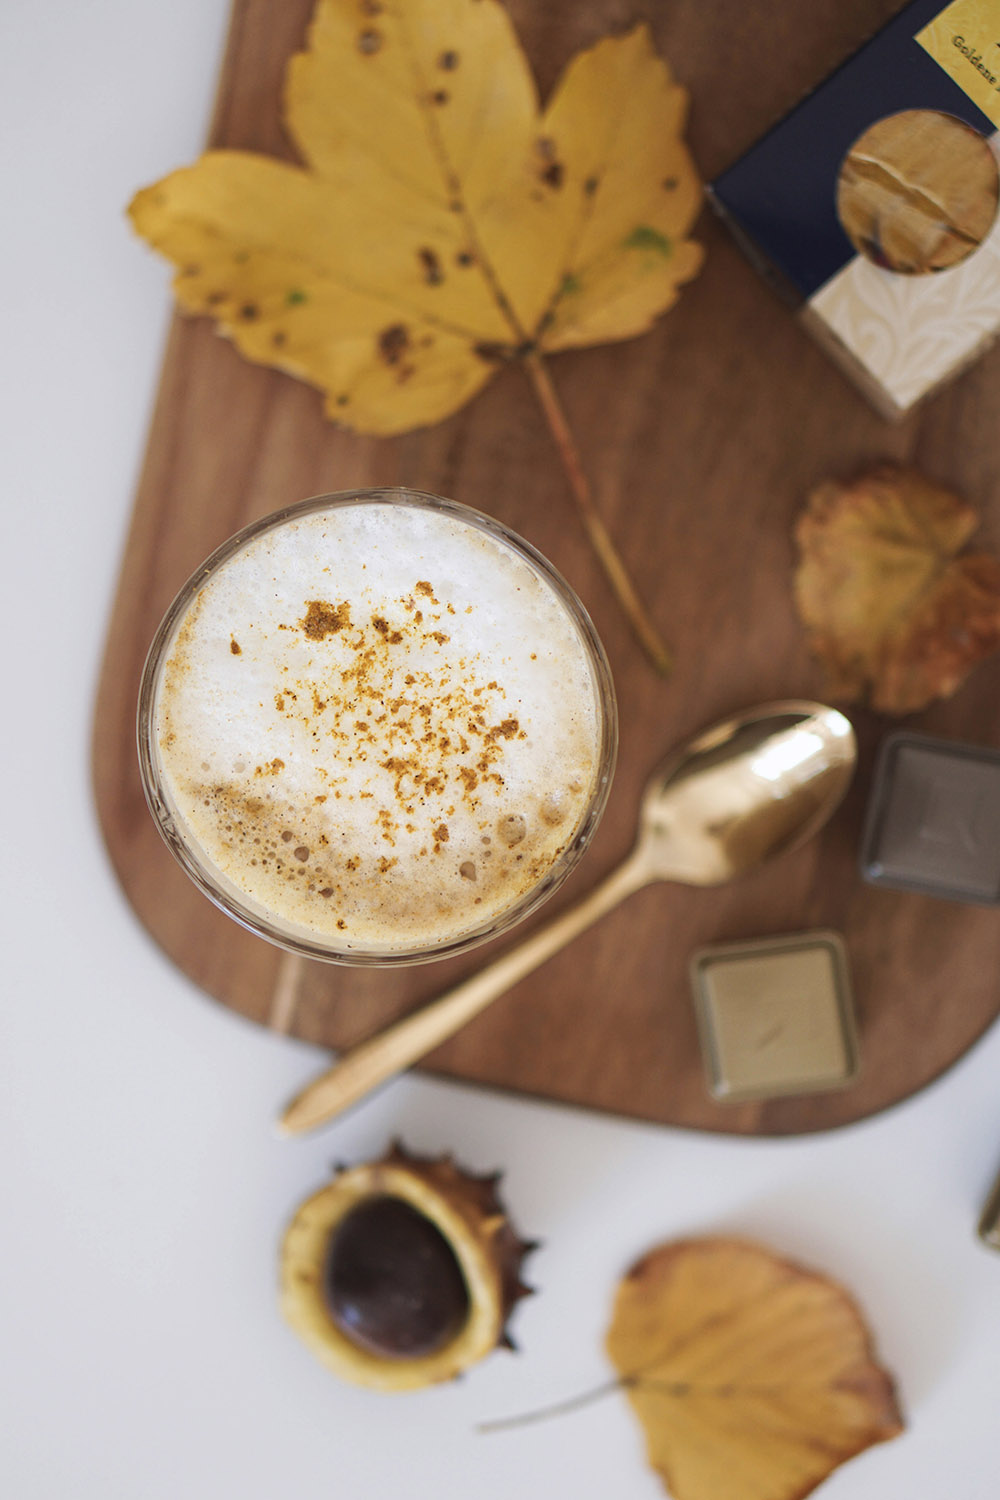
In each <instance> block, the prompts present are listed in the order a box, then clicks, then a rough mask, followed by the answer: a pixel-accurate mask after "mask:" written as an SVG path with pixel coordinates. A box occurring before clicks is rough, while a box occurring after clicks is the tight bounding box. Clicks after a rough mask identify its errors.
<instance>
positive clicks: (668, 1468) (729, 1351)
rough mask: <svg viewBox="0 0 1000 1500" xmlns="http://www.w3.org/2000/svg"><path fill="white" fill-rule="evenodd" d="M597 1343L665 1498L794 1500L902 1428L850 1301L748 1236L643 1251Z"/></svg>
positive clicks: (824, 1280) (683, 1242)
mask: <svg viewBox="0 0 1000 1500" xmlns="http://www.w3.org/2000/svg"><path fill="white" fill-rule="evenodd" d="M607 1348H608V1354H609V1356H610V1358H611V1360H612V1363H613V1364H614V1365H615V1368H616V1369H617V1370H618V1371H619V1372H620V1374H621V1376H622V1383H623V1384H624V1386H625V1388H626V1390H627V1391H628V1396H629V1400H630V1401H631V1403H632V1406H633V1408H634V1409H635V1412H636V1415H637V1416H638V1418H639V1421H640V1422H641V1424H642V1426H643V1429H644V1431H645V1435H646V1444H647V1453H648V1458H649V1462H650V1464H651V1465H652V1466H653V1468H654V1469H656V1470H657V1472H658V1473H659V1474H660V1477H661V1478H662V1479H663V1481H664V1484H665V1485H666V1486H667V1488H668V1489H669V1491H670V1493H671V1494H672V1495H673V1496H674V1500H802V1497H803V1496H805V1495H808V1494H810V1493H811V1492H812V1491H813V1490H814V1489H815V1488H816V1486H817V1485H818V1484H821V1483H822V1481H823V1480H824V1479H825V1478H826V1477H827V1476H828V1475H829V1474H830V1473H832V1471H833V1470H834V1469H835V1468H837V1466H838V1465H839V1464H842V1463H844V1462H845V1461H846V1460H847V1459H849V1458H852V1457H854V1455H855V1454H857V1453H860V1452H861V1451H862V1450H863V1449H864V1448H867V1447H869V1446H870V1445H871V1444H873V1443H880V1442H885V1441H886V1440H887V1439H889V1438H892V1437H895V1436H897V1434H898V1433H900V1432H901V1431H902V1428H903V1420H902V1416H901V1414H900V1411H899V1407H898V1404H897V1401H896V1395H895V1390H894V1387H893V1382H892V1379H891V1378H890V1376H889V1375H888V1374H887V1373H886V1371H885V1370H884V1369H882V1367H881V1366H880V1365H879V1364H878V1363H877V1362H876V1361H875V1358H874V1354H873V1350H872V1341H871V1335H870V1333H869V1331H868V1328H867V1326H866V1324H865V1321H864V1319H863V1317H862V1315H861V1313H860V1311H859V1310H858V1307H857V1305H856V1304H855V1303H854V1301H853V1300H852V1298H851V1297H849V1296H848V1294H847V1292H845V1291H844V1289H843V1288H842V1287H840V1286H838V1285H837V1283H836V1282H834V1281H831V1280H829V1278H827V1277H826V1276H821V1275H819V1274H817V1273H816V1272H813V1271H808V1270H806V1269H805V1268H803V1267H802V1266H798V1265H795V1264H794V1263H793V1262H792V1261H788V1260H785V1259H784V1258H783V1257H781V1256H779V1255H775V1254H774V1253H773V1252H771V1251H770V1250H767V1249H765V1248H764V1247H763V1246H761V1245H756V1244H753V1243H751V1242H749V1241H745V1240H740V1239H730V1238H727V1237H714V1238H706V1239H691V1240H679V1241H676V1242H675V1243H673V1244H667V1245H661V1246H659V1247H657V1248H656V1249H655V1250H652V1251H651V1252H650V1253H649V1254H648V1255H646V1256H644V1257H643V1258H642V1260H640V1261H639V1262H638V1263H637V1264H636V1265H634V1266H633V1267H632V1269H631V1270H630V1271H629V1272H628V1273H627V1275H626V1276H625V1277H624V1278H623V1280H622V1282H621V1284H620V1285H619V1288H618V1295H617V1298H616V1301H615V1307H614V1313H613V1317H612V1322H611V1328H610V1330H609V1332H608V1339H607Z"/></svg>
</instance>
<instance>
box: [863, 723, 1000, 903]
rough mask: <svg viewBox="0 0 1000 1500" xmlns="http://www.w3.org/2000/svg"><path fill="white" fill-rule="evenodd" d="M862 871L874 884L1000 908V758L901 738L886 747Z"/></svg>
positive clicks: (916, 737) (951, 744)
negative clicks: (997, 905)
mask: <svg viewBox="0 0 1000 1500" xmlns="http://www.w3.org/2000/svg"><path fill="white" fill-rule="evenodd" d="M861 870H862V874H863V875H864V878H865V879H866V880H868V881H870V882H871V883H872V884H873V885H883V886H888V887H890V888H892V889H894V890H900V891H916V892H918V893H920V894H922V895H926V896H937V897H940V898H941V899H942V900H947V901H971V902H976V903H979V904H980V905H985V906H992V905H996V904H997V903H1000V751H997V750H990V749H987V748H985V747H983V746H979V745H964V744H959V743H958V742H956V741H954V740H942V739H936V738H932V737H931V736H929V735H921V734H912V733H910V732H909V731H906V730H904V731H900V732H899V733H897V734H893V735H890V736H889V738H888V739H887V740H886V742H885V744H884V745H883V747H882V752H881V754H880V756H879V760H878V764H877V766H876V770H875V779H874V784H873V786H872V792H871V797H870V800H869V804H868V814H867V818H866V822H865V831H864V838H863V845H862V852H861Z"/></svg>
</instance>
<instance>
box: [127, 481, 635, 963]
mask: <svg viewBox="0 0 1000 1500" xmlns="http://www.w3.org/2000/svg"><path fill="white" fill-rule="evenodd" d="M138 733H139V759H140V765H141V770H142V779H143V786H144V789H145V793H146V798H147V801H148V803H149V806H150V809H151V810H152V813H153V816H154V818H155V819H156V822H157V825H158V827H159V829H160V832H161V833H162V835H163V837H164V839H165V840H166V842H167V844H168V845H169V847H170V849H171V850H172V851H173V853H174V854H175V856H176V857H177V859H178V860H179V861H180V863H181V864H182V865H183V866H184V868H185V870H186V871H187V873H188V874H189V875H190V876H191V878H192V880H194V882H195V883H196V884H197V885H198V886H199V887H200V888H201V890H202V891H204V892H205V894H206V895H208V896H209V897H210V898H211V899H212V900H213V901H214V902H215V903H216V904H217V905H218V906H219V907H221V908H222V909H223V910H224V911H226V912H228V913H229V915H230V916H232V917H234V918H235V919H236V920H237V921H238V922H240V923H242V924H243V926H245V927H247V928H249V929H250V930H252V931H253V932H256V933H259V934H260V935H261V936H263V937H265V938H268V939H269V940H270V941H272V942H274V943H277V944H279V945H280V946H282V947H284V948H286V949H289V950H291V951H292V952H296V953H300V954H303V955H306V956H308V957H312V958H319V959H327V960H330V961H331V962H334V963H344V964H379V965H388V964H407V963H417V962H422V961H426V960H428V959H434V958H443V957H445V956H448V955H451V954H455V953H458V952H461V951H463V950H465V949H466V948H470V947H473V946H474V945H476V944H477V943H481V942H484V941H486V940H487V939H488V938H492V937H495V936H497V935H498V934H500V933H502V932H505V931H506V930H507V929H508V928H509V927H511V926H512V925H513V924H514V923H515V922H519V921H520V920H521V919H522V918H523V917H525V916H527V914H528V913H529V912H531V911H534V909H535V908H536V907H537V906H538V905H539V904H540V903H541V902H542V901H544V900H545V898H546V897H547V896H549V895H550V894H551V893H552V892H553V891H554V890H555V889H556V887H557V886H558V885H559V884H561V882H562V881H563V880H564V879H565V877H566V876H567V875H568V874H569V872H570V870H571V869H572V868H573V867H574V866H575V865H576V863H577V861H578V860H579V859H580V856H581V855H582V854H583V852H584V850H585V849H586V847H587V845H588V844H589V842H590V839H591V837H592V835H593V833H594V830H595V828H596V827H597V824H598V822H599V820H600V817H601V814H602V812H603V810H604V806H605V803H606V801H607V796H608V791H609V789H610V785H611V778H612V775H613V771H614V763H615V754H616V749H617V714H616V708H615V696H614V689H613V685H612V681H611V674H610V670H609V667H608V662H607V658H606V656H605V653H604V649H603V647H602V645H601V643H600V641H599V639H598V637H597V634H596V632H595V630H594V627H593V625H592V624H591V621H590V618H589V616H588V615H587V612H586V611H585V609H584V608H583V606H582V604H581V603H580V601H579V599H578V598H577V597H576V595H575V594H574V593H573V591H572V589H571V588H570V587H569V585H568V584H567V583H566V582H565V581H564V580H563V579H562V578H561V577H560V575H559V574H558V573H557V572H556V571H555V569H554V568H553V567H552V566H551V564H550V563H548V562H547V561H546V560H545V558H543V557H542V556H541V555H540V554H539V553H538V552H536V551H535V549H534V548H533V547H531V546H530V545H529V544H528V543H527V542H525V541H524V540H522V539H521V538H520V537H518V536H516V535H515V534H514V533H513V532H511V531H509V530H508V529H507V528H506V527H505V526H503V525H501V524H500V523H499V522H497V521H495V520H492V519H491V518H490V517H488V516H486V515H483V514H481V513H480V512H479V511H475V510H471V509H469V508H468V507H466V506H464V505H459V504H457V503H456V502H454V501H450V500H443V499H440V498H438V497H437V496H434V495H427V494H421V493H419V492H416V491H413V490H407V489H398V490H395V489H393V490H364V491H351V492H347V493H343V494H335V495H323V496H320V497H318V498H316V499H313V500H307V501H304V502H303V503H302V504H299V505H294V506H291V507H290V508H288V509H287V510H283V511H280V512H278V513H277V514H275V515H272V516H268V517H266V518H265V519H264V520H262V521H258V522H255V523H254V524H253V525H251V526H248V527H246V528H245V529H244V530H243V531H240V532H239V533H238V534H237V535H236V536H234V537H232V538H231V539H230V540H229V541H228V542H226V543H225V544H224V545H223V546H221V547H220V548H218V550H217V551H216V552H214V553H213V554H212V556H211V557H210V558H209V559H208V560H207V561H206V562H205V564H204V565H203V566H202V567H201V568H199V569H198V570H197V572H196V573H195V574H194V575H193V576H192V578H190V579H189V581H188V582H187V583H186V584H185V585H184V587H183V588H182V589H181V591H180V593H179V594H178V596H177V598H176V599H175V600H174V602H173V604H172V605H171V607H170V609H169V610H168V611H167V614H166V617H165V618H164V620H163V622H162V624H161V625H160V628H159V630H158V631H157V633H156V636H155V638H154V640H153V644H152V646H151V648H150V652H149V656H148V658H147V661H146V666H145V670H144V672H143V678H142V685H141V691H140V699H139V721H138Z"/></svg>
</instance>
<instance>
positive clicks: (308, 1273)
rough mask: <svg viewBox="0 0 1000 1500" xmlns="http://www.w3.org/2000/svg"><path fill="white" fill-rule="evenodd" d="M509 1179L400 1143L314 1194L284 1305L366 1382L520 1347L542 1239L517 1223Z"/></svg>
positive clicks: (305, 1332) (296, 1236)
mask: <svg viewBox="0 0 1000 1500" xmlns="http://www.w3.org/2000/svg"><path fill="white" fill-rule="evenodd" d="M499 1178H500V1174H499V1173H491V1174H489V1175H487V1176H484V1177H476V1176H474V1175H473V1174H472V1173H470V1172H466V1171H464V1170H463V1169H462V1168H461V1167H458V1166H456V1164H455V1162H454V1160H453V1159H452V1157H451V1156H443V1157H440V1158H434V1157H421V1156H413V1155H410V1154H409V1153H408V1152H406V1151H405V1150H404V1149H403V1147H402V1146H400V1145H398V1144H396V1145H393V1146H392V1148H391V1149H390V1150H389V1152H388V1153H387V1155H386V1156H384V1157H383V1158H382V1159H381V1160H380V1161H376V1162H370V1163H368V1164H366V1165H363V1166H358V1167H353V1168H345V1169H341V1170H338V1172H337V1174H336V1176H335V1177H334V1179H333V1181H332V1182H331V1183H329V1184H328V1185H327V1186H326V1187H324V1188H321V1189H320V1191H319V1192H318V1193H314V1194H313V1196H312V1197H311V1198H308V1199H307V1200H306V1202H305V1203H303V1204H302V1205H301V1207H300V1208H299V1210H298V1212H297V1213H296V1215H295V1217H294V1218H293V1219H292V1222H291V1224H290V1225H289V1226H288V1230H287V1231H286V1234H285V1241H284V1246H283V1250H282V1257H281V1305H282V1310H283V1312H284V1314H285V1317H286V1318H287V1319H288V1321H289V1323H290V1324H291V1326H292V1327H293V1328H294V1329H295V1331H296V1332H297V1333H298V1334H299V1335H300V1336H301V1337H302V1338H303V1339H304V1340H305V1342H306V1343H307V1344H308V1345H309V1347H310V1349H312V1351H313V1353H314V1354H316V1355H318V1356H319V1358H320V1359H321V1360H322V1361H323V1362H324V1363H325V1364H326V1365H328V1366H329V1367H330V1368H331V1369H332V1370H334V1371H336V1373H337V1374H338V1375H342V1376H343V1377H344V1378H345V1379H347V1380H352V1381H354V1382H355V1383H356V1384H358V1385H367V1386H372V1387H374V1388H375V1389H377V1390H384V1391H403V1390H414V1389H417V1388H418V1387H420V1386H426V1385H433V1384H434V1383H435V1382H437V1381H441V1380H448V1379H450V1378H451V1377H452V1376H455V1375H458V1374H459V1373H460V1372H461V1371H462V1370H465V1369H467V1368H468V1366H469V1365H472V1364H474V1363H475V1362H476V1361H477V1360H480V1359H482V1358H484V1356H485V1355H487V1354H489V1353H490V1351H491V1350H492V1349H494V1348H496V1346H497V1345H498V1344H503V1345H506V1346H507V1347H508V1348H513V1347H514V1346H513V1344H512V1343H511V1341H510V1338H509V1335H508V1334H507V1330H506V1324H507V1319H508V1316H509V1314H510V1312H511V1309H512V1308H513V1306H514V1304H515V1303H516V1302H517V1301H518V1300H519V1299H520V1298H521V1297H524V1296H526V1295H527V1294H528V1292H529V1291H530V1290H531V1288H529V1287H526V1286H524V1284H523V1283H522V1282H521V1279H520V1271H521V1263H522V1261H523V1260H524V1257H525V1255H527V1253H528V1252H529V1251H530V1250H532V1249H533V1248H534V1246H533V1245H532V1244H530V1243H528V1242H527V1241H524V1240H521V1239H520V1238H519V1237H518V1235H517V1234H516V1233H515V1231H514V1229H513V1228H512V1227H511V1224H510V1221H509V1220H508V1218H507V1216H506V1213H505V1212H504V1208H503V1205H502V1204H501V1202H500V1199H499V1197H498V1194H497V1184H498V1182H499Z"/></svg>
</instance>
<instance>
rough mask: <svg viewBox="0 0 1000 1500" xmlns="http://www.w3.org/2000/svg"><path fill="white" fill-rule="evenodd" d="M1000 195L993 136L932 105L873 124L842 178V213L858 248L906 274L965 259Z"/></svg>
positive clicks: (845, 162) (980, 236) (845, 165)
mask: <svg viewBox="0 0 1000 1500" xmlns="http://www.w3.org/2000/svg"><path fill="white" fill-rule="evenodd" d="M998 200H1000V179H998V172H997V160H996V157H995V156H994V155H993V152H992V151H991V150H990V147H989V145H988V144H987V141H986V137H985V136H983V135H980V133H979V131H978V130H973V128H972V126H971V125H966V124H965V123H964V121H962V120H957V119H955V117H954V115H945V114H940V113H939V112H938V111H937V110H933V109H907V110H903V111H902V112H901V113H900V114H896V115H887V116H886V117H885V118H884V119H882V120H876V122H875V124H874V125H869V127H868V129H867V130H866V131H865V132H864V133H863V134H862V135H859V136H858V139H857V140H856V141H855V142H854V145H853V146H852V147H851V149H850V150H849V151H848V153H847V155H846V156H845V157H844V160H843V162H842V163H841V167H840V173H839V175H838V178H837V215H838V217H839V219H840V222H841V225H842V226H843V229H844V232H845V234H846V235H847V237H848V239H849V240H850V241H851V243H852V245H853V246H854V248H855V249H856V250H858V251H860V253H861V254H862V255H864V256H865V257H866V258H867V259H868V260H870V261H873V262H874V264H875V265H877V266H881V267H882V268H883V269H884V270H887V271H898V272H901V273H902V274H903V275H905V276H923V275H925V274H926V273H927V272H929V271H945V270H947V269H948V267H949V266H956V265H958V263H959V262H960V261H963V260H965V258H966V257H967V256H969V255H971V254H972V252H973V251H974V250H976V249H977V248H978V247H979V246H980V245H981V244H982V242H983V240H984V239H985V238H986V236H987V235H988V234H989V232H990V229H991V228H992V227H993V221H994V219H995V218H996V216H997V203H998Z"/></svg>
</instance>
